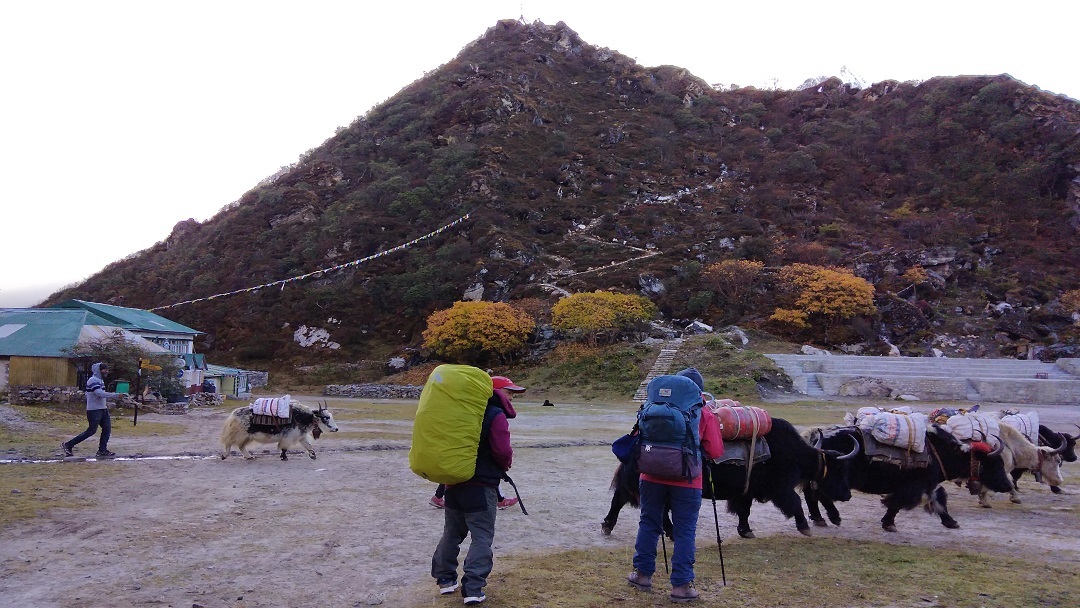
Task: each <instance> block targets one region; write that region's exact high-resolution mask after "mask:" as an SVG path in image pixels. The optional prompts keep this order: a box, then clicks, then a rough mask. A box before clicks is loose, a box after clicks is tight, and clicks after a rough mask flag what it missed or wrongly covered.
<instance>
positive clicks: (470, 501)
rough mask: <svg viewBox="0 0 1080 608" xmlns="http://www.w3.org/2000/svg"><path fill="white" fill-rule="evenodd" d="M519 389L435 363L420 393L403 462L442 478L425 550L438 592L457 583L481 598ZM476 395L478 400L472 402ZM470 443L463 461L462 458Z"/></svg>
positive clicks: (467, 595)
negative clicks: (438, 528)
mask: <svg viewBox="0 0 1080 608" xmlns="http://www.w3.org/2000/svg"><path fill="white" fill-rule="evenodd" d="M524 390H525V389H524V388H522V387H520V386H518V385H516V384H514V383H513V382H512V381H511V380H510V379H509V378H507V377H505V376H495V377H494V378H492V377H491V376H488V374H487V373H486V372H484V371H483V370H480V369H477V368H475V367H471V366H467V365H440V366H439V367H437V368H435V370H434V371H432V372H431V375H430V376H429V377H428V380H427V382H426V383H425V385H424V390H423V392H421V394H420V406H419V407H418V408H417V411H416V421H415V424H414V428H413V445H412V448H411V449H410V451H409V467H410V468H411V469H412V470H413V472H415V473H416V474H417V475H420V476H421V477H424V478H425V479H430V480H432V481H439V482H440V483H445V484H447V487H446V494H445V497H444V499H445V503H444V504H445V508H444V510H443V513H444V518H443V533H442V538H440V540H439V544H438V545H437V546H436V548H435V553H434V555H433V556H432V558H431V576H432V577H434V578H435V582H436V583H437V584H438V585H439V593H440V594H443V595H445V594H449V593H453V592H454V591H456V590H457V589H458V588H459V587H460V588H461V595H462V597H463V598H464V600H465V605H467V606H468V605H473V604H479V603H481V602H483V601H484V600H485V599H486V596H485V595H484V587H485V586H486V585H487V577H488V575H489V574H491V569H492V565H493V563H492V558H493V552H492V548H491V546H492V543H493V542H494V539H495V515H496V512H497V508H498V501H499V498H498V486H499V482H500V481H501V480H502V479H507V480H509V477H507V475H506V471H508V470H509V469H510V465H511V464H512V461H513V456H514V452H513V449H512V448H511V446H510V425H509V422H508V421H509V419H511V418H514V417H516V416H517V412H516V411H515V410H514V406H513V404H512V403H511V399H512V396H513V394H515V393H520V392H522V391H524ZM482 395H486V400H485V401H484V402H483V408H480V407H478V405H479V404H480V401H479V397H480V396H482ZM474 438H475V439H474ZM470 450H471V459H472V462H471V464H469V463H467V462H465V460H467V458H466V457H465V455H466V454H468V453H470ZM442 460H451V461H453V462H450V463H444V462H441V461H442ZM466 474H468V476H467V477H465V475H466ZM462 477H464V479H462ZM511 483H512V482H511ZM522 511H523V512H524V511H525V509H524V508H522ZM466 536H471V537H472V541H471V543H470V544H469V552H468V554H467V555H466V556H465V564H464V567H463V571H464V575H463V576H462V577H461V582H460V583H459V582H458V573H457V567H458V553H459V551H460V548H461V543H462V542H463V541H464V540H465V537H466Z"/></svg>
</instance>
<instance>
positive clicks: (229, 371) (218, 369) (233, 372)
mask: <svg viewBox="0 0 1080 608" xmlns="http://www.w3.org/2000/svg"><path fill="white" fill-rule="evenodd" d="M243 372H244V370H242V369H237V368H235V367H226V366H224V365H214V364H213V363H207V364H206V375H207V376H239V375H240V374H241V373H243Z"/></svg>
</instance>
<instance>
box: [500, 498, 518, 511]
mask: <svg viewBox="0 0 1080 608" xmlns="http://www.w3.org/2000/svg"><path fill="white" fill-rule="evenodd" d="M517 503H518V499H517V498H504V499H502V500H500V501H499V508H500V509H509V508H510V507H512V506H514V505H516V504H517Z"/></svg>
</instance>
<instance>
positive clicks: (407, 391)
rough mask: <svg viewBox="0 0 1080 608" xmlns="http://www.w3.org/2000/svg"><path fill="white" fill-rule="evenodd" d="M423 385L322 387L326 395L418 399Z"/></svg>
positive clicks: (333, 385)
mask: <svg viewBox="0 0 1080 608" xmlns="http://www.w3.org/2000/svg"><path fill="white" fill-rule="evenodd" d="M423 389H424V387H422V386H413V385H411V384H330V385H328V386H327V387H326V388H325V389H323V395H325V396H327V397H360V398H363V399H419V398H420V391H422V390H423Z"/></svg>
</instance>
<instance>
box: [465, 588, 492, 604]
mask: <svg viewBox="0 0 1080 608" xmlns="http://www.w3.org/2000/svg"><path fill="white" fill-rule="evenodd" d="M486 599H487V596H486V595H484V592H483V591H481V592H480V594H479V595H470V596H466V598H465V605H466V606H475V605H477V604H482V603H484V600H486Z"/></svg>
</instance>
